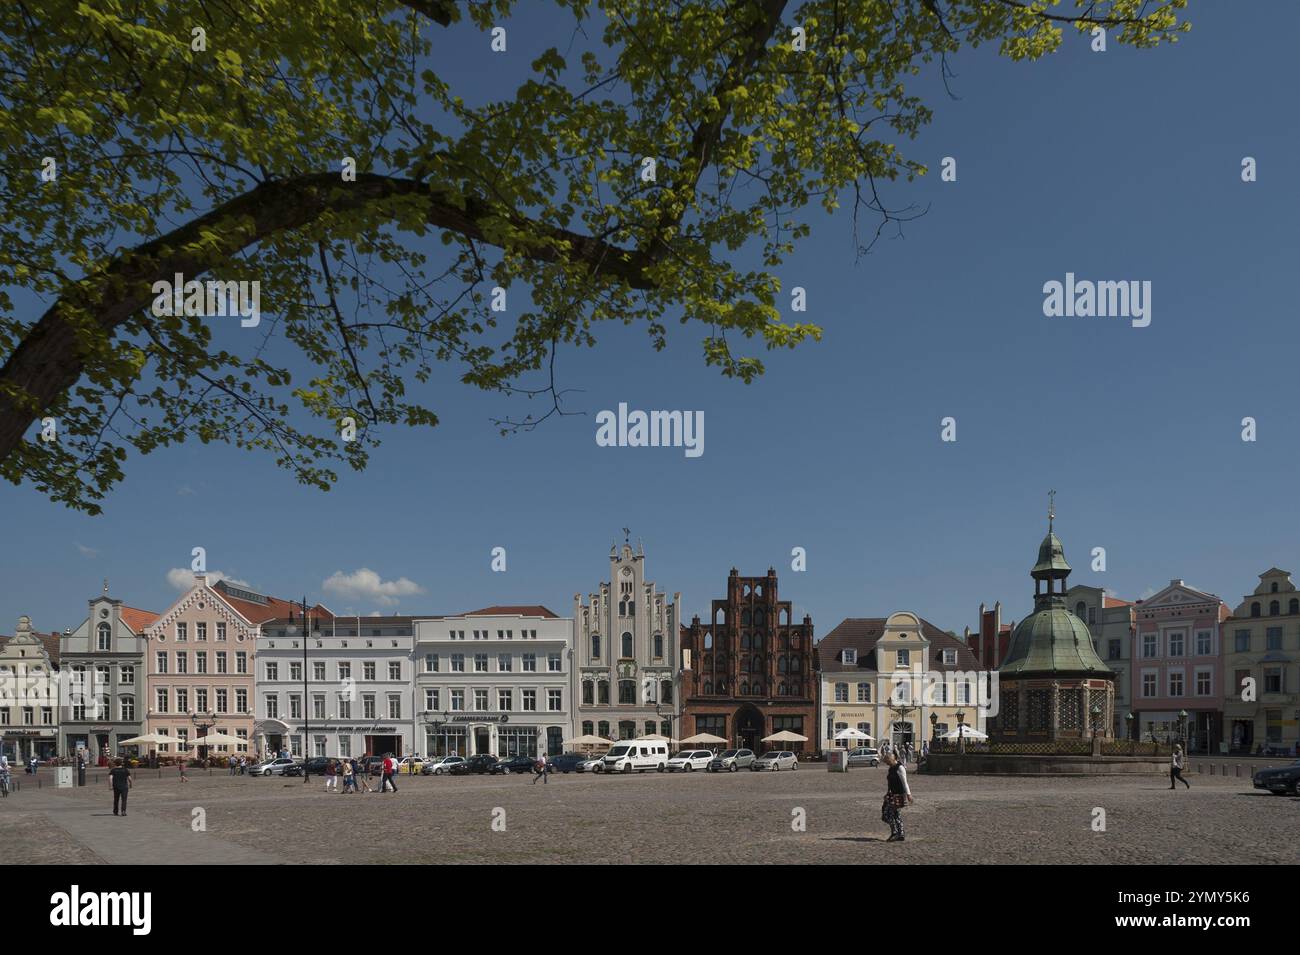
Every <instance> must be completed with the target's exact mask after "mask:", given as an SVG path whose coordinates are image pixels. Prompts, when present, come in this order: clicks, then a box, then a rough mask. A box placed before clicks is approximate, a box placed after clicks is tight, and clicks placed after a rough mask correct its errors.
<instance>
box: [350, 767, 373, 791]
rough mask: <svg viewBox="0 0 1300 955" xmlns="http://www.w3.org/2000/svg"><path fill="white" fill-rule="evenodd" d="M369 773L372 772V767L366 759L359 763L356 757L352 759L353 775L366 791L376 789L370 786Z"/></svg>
mask: <svg viewBox="0 0 1300 955" xmlns="http://www.w3.org/2000/svg"><path fill="white" fill-rule="evenodd" d="M369 773H370V767H369V766H367V765H366V764H365V762H364V761H363V762H361V763H360V764H358V763H357V761H356V760H355V759H354V760H353V761H352V775H353V777H355V778H356V779H357V780H358V781H359V782H360V783H361V786H362V788H364V789H365V791H366V792H368V793H372V792H374V790H373V789H371V788H370V780H369V779H368V778H367V776H368V775H369Z"/></svg>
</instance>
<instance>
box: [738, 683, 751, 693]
mask: <svg viewBox="0 0 1300 955" xmlns="http://www.w3.org/2000/svg"><path fill="white" fill-rule="evenodd" d="M740 695H741V696H749V684H748V683H742V684H740Z"/></svg>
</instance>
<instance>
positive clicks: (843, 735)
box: [835, 726, 875, 739]
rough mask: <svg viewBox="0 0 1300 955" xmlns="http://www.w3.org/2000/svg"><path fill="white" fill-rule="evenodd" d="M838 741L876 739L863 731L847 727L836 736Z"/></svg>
mask: <svg viewBox="0 0 1300 955" xmlns="http://www.w3.org/2000/svg"><path fill="white" fill-rule="evenodd" d="M835 738H836V739H875V737H874V736H872V735H871V734H870V733H864V732H862V730H857V729H853V727H851V726H850V727H847V728H845V729H842V730H840V731H839V732H838V733H836V734H835Z"/></svg>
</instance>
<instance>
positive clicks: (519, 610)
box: [460, 604, 559, 620]
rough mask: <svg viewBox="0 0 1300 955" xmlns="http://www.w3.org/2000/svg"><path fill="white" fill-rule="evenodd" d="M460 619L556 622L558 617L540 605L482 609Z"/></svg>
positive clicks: (466, 614) (464, 614)
mask: <svg viewBox="0 0 1300 955" xmlns="http://www.w3.org/2000/svg"><path fill="white" fill-rule="evenodd" d="M460 616H462V617H515V616H519V617H548V618H550V619H552V620H558V619H559V615H558V614H555V613H552V612H551V611H550V610H548V609H546V608H545V607H543V606H541V605H540V604H537V605H534V606H531V607H528V606H519V607H514V606H510V607H484V608H483V609H482V610H471V611H469V612H468V613H463V614H460Z"/></svg>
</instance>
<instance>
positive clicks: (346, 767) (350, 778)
mask: <svg viewBox="0 0 1300 955" xmlns="http://www.w3.org/2000/svg"><path fill="white" fill-rule="evenodd" d="M356 784H357V777H356V776H355V775H353V772H352V761H351V760H350V759H345V760H343V792H344V793H345V794H346V793H350V792H355V791H356V788H357V785H356Z"/></svg>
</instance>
